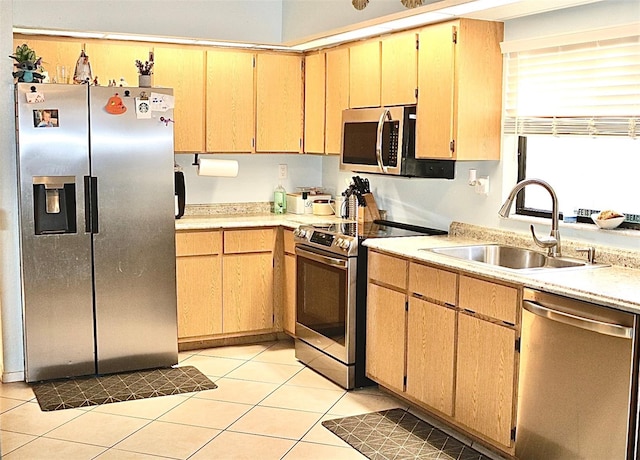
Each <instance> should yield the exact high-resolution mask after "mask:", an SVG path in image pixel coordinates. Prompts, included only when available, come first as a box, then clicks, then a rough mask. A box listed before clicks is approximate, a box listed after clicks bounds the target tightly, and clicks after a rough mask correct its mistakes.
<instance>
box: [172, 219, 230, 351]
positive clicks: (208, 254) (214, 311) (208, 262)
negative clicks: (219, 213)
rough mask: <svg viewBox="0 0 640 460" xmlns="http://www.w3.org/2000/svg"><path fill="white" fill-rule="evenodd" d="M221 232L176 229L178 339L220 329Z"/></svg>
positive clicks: (206, 333) (217, 331)
mask: <svg viewBox="0 0 640 460" xmlns="http://www.w3.org/2000/svg"><path fill="white" fill-rule="evenodd" d="M220 254H221V232H220V231H192V232H178V233H176V256H177V257H176V283H177V303H178V339H185V338H193V337H203V336H210V335H213V334H220V333H221V332H222V270H221V255H220Z"/></svg>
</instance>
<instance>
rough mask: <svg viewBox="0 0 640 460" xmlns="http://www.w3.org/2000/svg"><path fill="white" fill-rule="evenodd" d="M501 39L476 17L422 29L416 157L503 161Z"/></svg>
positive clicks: (499, 31) (496, 27)
mask: <svg viewBox="0 0 640 460" xmlns="http://www.w3.org/2000/svg"><path fill="white" fill-rule="evenodd" d="M502 37H503V24H502V23H499V22H488V21H477V20H472V19H459V20H456V21H451V22H446V23H442V24H436V25H432V26H428V27H425V28H424V29H422V30H421V31H420V34H419V40H420V45H419V48H420V49H419V51H418V109H417V127H416V132H417V134H416V157H417V158H444V159H456V160H498V159H500V114H501V107H502V103H501V101H502V54H501V53H500V41H501V40H502Z"/></svg>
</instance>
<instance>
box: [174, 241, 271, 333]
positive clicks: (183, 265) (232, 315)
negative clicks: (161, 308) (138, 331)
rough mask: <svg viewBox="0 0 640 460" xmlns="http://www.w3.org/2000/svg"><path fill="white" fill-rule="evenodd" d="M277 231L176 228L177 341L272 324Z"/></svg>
mask: <svg viewBox="0 0 640 460" xmlns="http://www.w3.org/2000/svg"><path fill="white" fill-rule="evenodd" d="M274 244H275V229H273V228H260V229H239V230H225V231H222V230H214V231H202V230H197V231H196V230H193V231H179V232H176V283H177V304H178V305H177V306H178V340H179V341H180V342H190V341H191V342H193V341H198V340H205V339H211V338H215V337H216V336H219V335H220V334H237V333H240V334H242V333H251V332H255V331H260V332H263V331H265V330H269V331H272V330H273V328H274V267H273V266H274V254H273V250H274Z"/></svg>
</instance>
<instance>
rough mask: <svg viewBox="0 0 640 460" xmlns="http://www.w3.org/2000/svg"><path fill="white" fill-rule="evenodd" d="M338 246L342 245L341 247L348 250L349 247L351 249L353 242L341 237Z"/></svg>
mask: <svg viewBox="0 0 640 460" xmlns="http://www.w3.org/2000/svg"><path fill="white" fill-rule="evenodd" d="M338 246H339V247H340V249H344V250H345V251H346V250H347V249H349V246H351V242H350V241H349V240H347V239H344V238H340V239H339V240H338Z"/></svg>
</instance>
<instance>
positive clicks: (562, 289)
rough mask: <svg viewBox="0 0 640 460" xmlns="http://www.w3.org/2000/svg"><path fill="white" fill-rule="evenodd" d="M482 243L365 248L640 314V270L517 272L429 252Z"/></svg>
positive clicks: (441, 241) (453, 239)
mask: <svg viewBox="0 0 640 460" xmlns="http://www.w3.org/2000/svg"><path fill="white" fill-rule="evenodd" d="M480 242H483V241H482V240H480V241H479V240H476V239H469V238H464V237H458V236H415V237H406V238H376V239H369V240H366V241H365V243H364V244H365V246H367V247H369V248H375V249H380V250H383V251H386V252H389V253H392V254H397V255H399V256H403V257H407V258H410V259H413V260H418V261H423V262H430V263H433V264H438V265H440V266H442V267H446V268H451V269H458V270H464V271H466V272H469V273H473V274H477V275H481V276H484V277H488V278H493V279H495V280H496V281H509V282H512V283H517V284H522V285H524V286H526V287H530V288H534V289H540V290H543V291H546V292H550V293H553V294H559V295H564V296H567V297H571V298H574V299H579V300H584V301H588V302H593V303H596V304H599V305H605V306H610V307H614V308H617V309H620V310H625V311H629V312H632V313H639V314H640V270H638V269H633V268H626V267H620V266H616V265H612V266H608V267H598V268H583V267H580V268H561V269H554V270H541V271H535V270H526V271H522V272H518V271H515V270H510V269H505V268H500V267H496V266H492V265H487V264H483V263H479V262H470V261H465V260H460V259H456V258H454V257H450V256H446V255H442V254H437V253H435V252H432V251H429V250H425V249H429V248H436V247H444V246H463V245H467V244H478V243H480Z"/></svg>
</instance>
